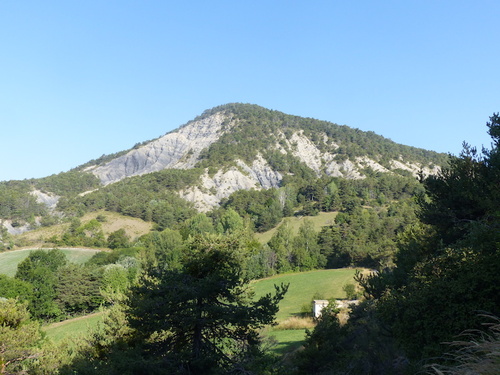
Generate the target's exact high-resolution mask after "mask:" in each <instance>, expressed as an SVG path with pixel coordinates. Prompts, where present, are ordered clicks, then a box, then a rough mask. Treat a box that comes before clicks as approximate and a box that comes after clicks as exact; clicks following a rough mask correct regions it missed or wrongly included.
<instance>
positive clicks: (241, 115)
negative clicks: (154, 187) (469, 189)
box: [82, 104, 444, 210]
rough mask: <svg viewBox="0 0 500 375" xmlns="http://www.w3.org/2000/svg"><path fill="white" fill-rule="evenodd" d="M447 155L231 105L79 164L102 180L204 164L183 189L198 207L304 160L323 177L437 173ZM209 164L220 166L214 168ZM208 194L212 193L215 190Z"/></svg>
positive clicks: (270, 180)
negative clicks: (101, 160) (109, 155)
mask: <svg viewBox="0 0 500 375" xmlns="http://www.w3.org/2000/svg"><path fill="white" fill-rule="evenodd" d="M443 161H444V158H443V155H442V154H437V153H433V152H430V151H425V150H422V149H417V148H413V147H408V146H402V145H398V144H396V143H394V142H392V141H390V140H388V139H386V138H383V137H381V136H378V135H376V134H374V133H372V132H362V131H360V130H357V129H351V128H349V127H347V126H339V125H336V124H333V123H328V122H325V121H318V120H313V119H305V118H301V117H297V116H290V115H286V114H284V113H281V112H278V111H272V110H268V109H265V108H262V107H259V106H256V105H248V104H228V105H223V106H220V107H216V108H213V109H211V110H209V111H206V112H204V113H203V114H202V115H201V116H199V117H198V118H196V119H194V120H193V121H191V122H189V123H187V124H186V125H184V126H182V127H180V128H179V129H178V130H175V131H173V132H170V133H168V134H166V135H164V136H163V137H160V138H158V139H155V140H153V141H150V142H147V143H145V144H142V145H141V146H139V147H136V148H134V149H132V150H130V151H128V152H126V153H125V154H123V155H121V156H118V157H115V158H113V159H111V160H109V161H107V162H105V163H99V164H93V165H89V166H87V167H85V168H84V169H82V170H83V171H85V172H90V173H92V174H94V175H95V176H97V177H98V178H99V180H100V181H101V183H102V184H103V185H108V184H111V183H115V182H117V181H120V180H123V179H124V178H127V177H132V176H139V175H143V174H147V173H151V172H157V171H161V170H164V169H169V168H173V169H189V168H194V167H204V168H205V169H206V170H205V172H204V173H203V174H202V176H201V185H197V186H191V187H186V188H185V189H182V190H181V191H180V194H181V196H182V197H183V198H185V199H187V200H189V201H193V202H194V203H195V205H196V207H197V208H198V209H200V210H208V209H210V208H212V207H214V206H216V205H217V204H218V203H219V202H220V200H221V199H223V198H226V197H228V196H229V195H230V194H231V193H233V192H234V191H237V190H240V189H252V188H254V189H261V188H264V189H267V188H271V187H278V186H279V185H280V183H281V181H282V180H283V177H284V175H286V174H290V173H293V171H291V170H290V167H289V165H287V164H290V163H294V162H295V163H303V164H305V165H306V166H307V167H308V168H310V169H311V170H313V171H314V172H315V173H316V174H317V175H318V176H319V175H321V174H326V175H328V176H334V177H344V178H353V179H358V178H363V177H364V176H365V175H366V173H367V171H368V170H372V171H375V172H395V173H401V171H408V172H411V173H412V174H414V175H416V174H417V173H418V172H419V171H423V173H424V174H432V173H435V172H436V171H437V170H438V165H440V164H442V163H443ZM208 167H212V168H216V169H217V170H216V172H215V173H209V171H208ZM214 189H215V192H214V193H211V192H210V191H212V192H213V191H214Z"/></svg>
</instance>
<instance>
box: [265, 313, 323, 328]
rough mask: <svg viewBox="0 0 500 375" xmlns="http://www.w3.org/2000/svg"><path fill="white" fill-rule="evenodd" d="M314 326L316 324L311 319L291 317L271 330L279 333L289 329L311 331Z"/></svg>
mask: <svg viewBox="0 0 500 375" xmlns="http://www.w3.org/2000/svg"><path fill="white" fill-rule="evenodd" d="M315 326H316V323H315V322H314V320H313V319H312V318H311V317H305V318H301V317H297V316H292V317H290V318H288V319H286V320H284V321H282V322H280V323H279V324H278V325H277V326H275V327H273V330H277V331H281V330H289V329H313V328H314V327H315Z"/></svg>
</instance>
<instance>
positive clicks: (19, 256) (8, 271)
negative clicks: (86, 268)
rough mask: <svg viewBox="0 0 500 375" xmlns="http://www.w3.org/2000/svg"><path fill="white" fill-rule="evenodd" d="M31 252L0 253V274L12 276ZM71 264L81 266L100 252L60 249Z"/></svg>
mask: <svg viewBox="0 0 500 375" xmlns="http://www.w3.org/2000/svg"><path fill="white" fill-rule="evenodd" d="M32 251H33V250H14V251H7V252H5V253H0V274H5V275H7V276H14V275H15V274H16V271H17V265H18V264H19V263H20V262H22V261H23V260H24V259H25V258H26V257H27V256H28V255H29V253H30V252H32ZM61 251H62V252H63V253H64V254H66V257H67V258H68V261H70V262H71V263H76V264H82V263H85V262H86V261H87V260H89V259H90V258H91V257H92V256H93V255H94V254H95V253H96V252H98V251H100V250H83V249H61Z"/></svg>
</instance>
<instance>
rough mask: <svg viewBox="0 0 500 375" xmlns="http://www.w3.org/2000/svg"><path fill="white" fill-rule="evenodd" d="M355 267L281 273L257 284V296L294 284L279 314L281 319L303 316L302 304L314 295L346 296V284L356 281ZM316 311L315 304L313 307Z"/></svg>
mask: <svg viewBox="0 0 500 375" xmlns="http://www.w3.org/2000/svg"><path fill="white" fill-rule="evenodd" d="M355 272H356V270H355V269H353V268H342V269H334V270H319V271H309V272H300V273H290V274H284V275H278V276H274V277H270V278H267V279H262V280H258V281H256V282H254V283H253V287H254V290H255V295H256V297H257V298H258V297H260V296H263V295H264V294H266V293H269V292H273V291H274V284H276V285H279V284H281V283H283V284H287V283H290V286H289V287H288V292H287V294H286V295H285V298H283V300H282V301H281V302H280V311H279V312H278V315H277V320H278V322H280V321H283V320H285V319H287V318H290V317H292V316H297V315H300V313H301V310H302V306H303V305H305V304H309V305H310V303H311V300H312V299H313V297H314V296H318V297H321V299H330V298H337V299H344V298H345V292H344V291H343V290H342V287H343V286H344V285H345V284H347V283H353V282H354V281H353V277H354V273H355ZM311 311H312V307H311Z"/></svg>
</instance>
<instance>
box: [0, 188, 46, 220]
mask: <svg viewBox="0 0 500 375" xmlns="http://www.w3.org/2000/svg"><path fill="white" fill-rule="evenodd" d="M31 191H32V187H31V185H30V184H29V183H28V182H27V181H3V182H0V217H1V218H5V219H11V220H14V221H16V220H20V221H24V222H26V221H28V220H30V218H31V217H34V216H41V215H44V214H47V208H46V207H45V206H44V205H43V204H41V203H37V201H36V197H35V196H34V195H32V194H30V192H31Z"/></svg>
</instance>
